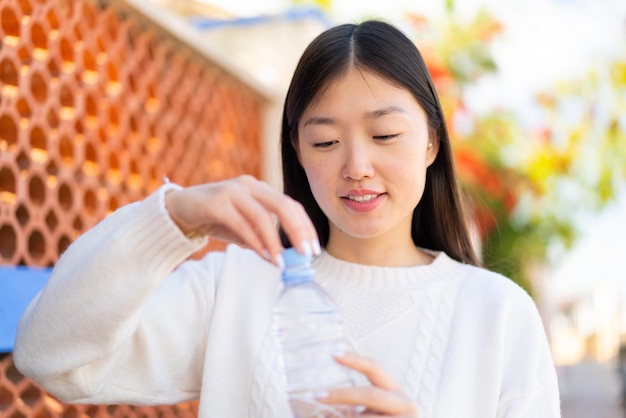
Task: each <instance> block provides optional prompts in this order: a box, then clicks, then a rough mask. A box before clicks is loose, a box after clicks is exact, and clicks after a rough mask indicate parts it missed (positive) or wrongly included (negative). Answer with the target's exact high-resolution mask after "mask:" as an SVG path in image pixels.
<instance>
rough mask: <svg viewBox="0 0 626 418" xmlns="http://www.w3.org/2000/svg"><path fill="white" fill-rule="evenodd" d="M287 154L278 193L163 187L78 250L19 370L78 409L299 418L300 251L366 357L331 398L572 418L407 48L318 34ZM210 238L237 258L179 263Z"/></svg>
mask: <svg viewBox="0 0 626 418" xmlns="http://www.w3.org/2000/svg"><path fill="white" fill-rule="evenodd" d="M281 141H282V153H283V180H284V188H285V194H282V193H279V192H277V191H275V190H273V189H272V188H270V187H269V186H268V185H266V184H264V183H262V182H260V181H258V180H256V179H254V178H251V177H248V176H243V177H238V178H235V179H232V180H229V181H225V182H221V183H214V184H203V185H198V186H193V187H188V188H181V187H179V186H177V185H174V184H165V185H163V186H162V187H161V188H160V189H159V190H157V191H156V192H155V193H153V194H152V195H151V196H149V197H148V198H146V199H145V200H144V201H142V202H137V203H134V204H131V205H128V206H125V207H123V208H121V209H119V210H118V211H117V212H115V213H114V214H112V215H111V216H109V217H107V218H106V219H105V220H103V221H102V222H101V223H100V224H99V225H97V226H96V227H94V228H93V229H92V230H90V231H88V232H87V233H85V234H84V235H83V236H81V237H80V238H79V239H78V240H77V241H76V242H75V243H74V244H73V245H72V246H71V247H70V248H69V249H68V250H67V251H66V253H65V254H64V255H63V257H62V258H61V259H60V260H59V262H58V264H57V265H56V267H55V269H54V271H53V274H52V276H51V278H50V281H49V283H48V285H47V286H46V288H45V289H44V290H43V291H42V292H41V294H40V295H38V297H37V298H36V299H35V300H34V301H33V303H32V304H31V305H30V307H29V308H28V310H27V311H26V313H25V314H24V317H23V319H22V321H21V324H20V327H19V334H18V339H17V342H16V346H15V352H14V359H15V362H16V364H17V366H18V368H19V369H20V370H21V371H22V372H23V373H24V374H26V375H28V376H30V377H31V378H33V379H34V380H35V381H37V382H39V383H40V384H41V385H42V386H43V387H44V388H46V389H47V390H48V391H50V392H51V393H53V394H55V395H56V396H58V397H59V398H60V399H63V400H66V401H72V402H81V403H140V404H164V403H175V402H181V401H187V400H190V399H197V398H199V399H200V412H199V414H200V416H201V417H213V416H215V417H255V418H256V417H279V418H282V417H288V416H290V411H289V406H288V403H287V398H286V394H285V391H284V385H283V380H282V376H281V372H280V368H279V366H278V361H277V348H276V346H275V343H274V340H273V338H272V335H271V311H272V305H273V303H274V301H275V298H276V296H277V294H278V292H279V290H280V279H279V276H280V266H281V264H282V260H281V256H280V254H281V251H282V249H283V247H286V246H292V245H293V246H295V247H296V248H297V249H298V250H299V251H300V252H303V253H313V254H315V255H317V257H316V259H315V261H314V266H315V269H316V272H317V275H316V280H317V281H318V282H319V283H320V284H321V285H322V286H323V287H324V288H325V289H326V290H327V291H328V292H329V293H330V294H331V296H332V297H333V298H334V299H335V301H336V302H337V303H338V305H339V306H340V309H341V311H342V314H343V318H344V323H345V325H346V329H347V332H348V335H349V339H350V342H351V344H352V345H353V348H354V353H347V354H345V355H341V356H338V357H337V361H338V362H340V363H342V364H344V365H346V366H348V367H350V368H352V369H354V370H356V371H357V372H358V373H359V376H360V377H361V379H360V381H359V382H358V385H357V386H356V387H354V388H344V389H335V390H330V391H328V392H327V393H320V394H319V395H320V396H319V400H320V402H323V403H328V404H346V405H360V406H363V407H365V408H366V409H365V411H364V412H363V416H370V415H371V416H402V417H417V416H419V417H420V418H431V417H433V418H434V417H440V418H454V417H463V418H471V417H474V418H491V417H493V418H496V417H506V418H514V417H533V418H548V417H550V418H553V417H558V416H559V415H560V413H559V395H558V388H557V381H556V374H555V370H554V366H553V363H552V360H551V357H550V351H549V347H548V344H547V340H546V336H545V333H544V330H543V327H542V323H541V320H540V317H539V315H538V312H537V309H536V307H535V305H534V304H533V301H532V300H531V298H530V297H529V296H528V295H527V294H526V293H525V292H524V291H523V290H522V289H521V288H519V287H518V286H516V285H515V284H514V283H513V282H511V281H510V280H508V279H507V278H504V277H502V276H499V275H497V274H495V273H492V272H489V271H487V270H485V269H483V268H480V267H478V266H477V264H478V263H477V261H476V256H475V254H474V251H473V249H472V245H471V242H470V237H469V234H468V228H467V226H466V220H465V218H464V215H463V210H462V206H461V203H460V199H459V194H458V190H457V184H456V180H455V174H454V170H453V164H452V153H451V150H450V142H449V138H448V135H447V132H446V125H445V123H444V118H443V114H442V110H441V106H440V104H439V100H438V97H437V93H436V91H435V88H434V87H433V84H432V81H431V79H430V76H429V74H428V71H427V69H426V66H425V64H424V62H423V60H422V58H421V56H420V54H419V52H418V50H417V49H416V47H415V46H414V44H413V43H412V42H411V41H410V40H409V39H408V38H407V37H405V36H404V35H403V34H402V33H401V32H400V31H398V30H397V29H395V28H394V27H392V26H390V25H388V24H386V23H383V22H378V21H368V22H364V23H361V24H359V25H342V26H338V27H335V28H332V29H329V30H328V31H326V32H324V33H323V34H321V35H320V36H319V37H318V38H317V39H315V40H314V41H313V42H312V43H311V45H310V46H309V47H308V48H307V50H306V51H305V52H304V54H303V56H302V58H301V60H300V63H299V65H298V67H297V69H296V71H295V74H294V76H293V80H292V83H291V86H290V88H289V91H288V94H287V97H286V101H285V107H284V115H283V125H282V138H281ZM275 219H277V220H278V222H279V224H280V231H277V230H276V228H275ZM207 237H216V238H220V239H225V240H229V241H232V242H234V243H237V244H239V245H230V246H229V247H228V248H227V250H226V251H225V252H212V253H209V254H208V255H207V256H206V257H204V258H203V259H202V260H200V261H185V260H186V259H187V258H188V256H189V255H191V254H192V253H193V252H194V251H196V250H198V249H200V248H201V247H202V246H203V245H204V244H205V242H206V240H207V239H208V238H207ZM281 239H282V241H281ZM244 247H245V248H244Z"/></svg>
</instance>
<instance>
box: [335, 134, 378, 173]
mask: <svg viewBox="0 0 626 418" xmlns="http://www.w3.org/2000/svg"><path fill="white" fill-rule="evenodd" d="M371 157H372V155H371V150H369V149H368V148H367V147H366V146H364V145H363V144H354V143H353V144H351V145H350V146H347V147H346V148H345V155H344V165H343V170H342V176H343V178H344V179H346V180H361V179H363V178H367V177H372V176H373V175H374V166H373V165H372V158H371Z"/></svg>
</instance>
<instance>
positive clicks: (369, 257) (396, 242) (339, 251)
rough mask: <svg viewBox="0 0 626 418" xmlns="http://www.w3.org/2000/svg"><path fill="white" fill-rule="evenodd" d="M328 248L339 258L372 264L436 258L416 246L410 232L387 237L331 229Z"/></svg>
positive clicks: (412, 262)
mask: <svg viewBox="0 0 626 418" xmlns="http://www.w3.org/2000/svg"><path fill="white" fill-rule="evenodd" d="M326 251H327V252H328V253H329V254H330V255H332V256H333V257H335V258H338V259H340V260H344V261H348V262H351V263H356V264H364V265H369V266H385V267H410V266H418V265H423V264H430V263H431V262H432V261H433V256H431V255H430V254H428V253H425V252H424V251H422V250H420V249H419V248H417V247H416V246H415V244H414V243H413V240H412V238H411V236H410V235H409V236H408V237H405V238H404V239H398V237H397V236H395V237H393V239H385V238H383V237H375V238H355V237H350V236H347V235H344V234H341V233H338V234H332V233H331V235H330V236H329V240H328V244H327V245H326Z"/></svg>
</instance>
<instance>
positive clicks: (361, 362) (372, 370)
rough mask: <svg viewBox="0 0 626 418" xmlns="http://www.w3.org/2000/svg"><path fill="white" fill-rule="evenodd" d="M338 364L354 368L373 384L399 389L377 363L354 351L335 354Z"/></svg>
mask: <svg viewBox="0 0 626 418" xmlns="http://www.w3.org/2000/svg"><path fill="white" fill-rule="evenodd" d="M335 359H336V360H337V362H339V363H340V364H343V365H344V366H347V367H349V368H351V369H354V370H356V371H358V372H360V373H362V374H363V375H365V377H367V378H368V380H369V381H370V382H371V383H372V385H374V386H378V387H380V388H382V389H387V390H390V391H401V390H402V388H401V386H400V385H399V384H398V383H397V382H396V381H395V380H394V379H393V378H392V377H391V376H389V374H387V372H385V370H384V369H383V368H382V367H380V365H379V364H378V363H376V362H375V361H374V360H372V359H369V358H367V357H364V356H361V355H359V354H356V353H346V354H344V355H339V356H335Z"/></svg>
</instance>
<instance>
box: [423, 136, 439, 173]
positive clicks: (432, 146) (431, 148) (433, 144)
mask: <svg viewBox="0 0 626 418" xmlns="http://www.w3.org/2000/svg"><path fill="white" fill-rule="evenodd" d="M432 136H434V135H432ZM426 146H427V147H428V148H426V167H430V165H431V164H432V163H433V162H435V159H436V158H437V154H438V153H439V139H437V137H435V138H433V139H431V138H429V139H428V145H426Z"/></svg>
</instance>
